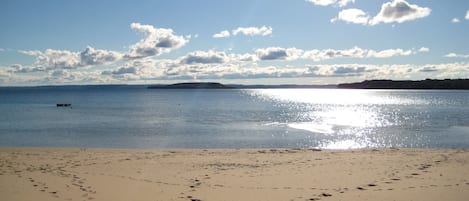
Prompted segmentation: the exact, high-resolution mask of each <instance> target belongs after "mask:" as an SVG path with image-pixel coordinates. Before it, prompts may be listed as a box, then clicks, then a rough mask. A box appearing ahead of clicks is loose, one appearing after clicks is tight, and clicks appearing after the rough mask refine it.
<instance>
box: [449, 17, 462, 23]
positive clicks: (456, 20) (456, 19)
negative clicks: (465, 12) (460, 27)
mask: <svg viewBox="0 0 469 201" xmlns="http://www.w3.org/2000/svg"><path fill="white" fill-rule="evenodd" d="M451 22H452V23H459V22H460V21H459V19H458V18H453V19H452V20H451Z"/></svg>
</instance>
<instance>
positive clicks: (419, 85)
mask: <svg viewBox="0 0 469 201" xmlns="http://www.w3.org/2000/svg"><path fill="white" fill-rule="evenodd" d="M131 88H132V89H135V88H136V89H145V88H148V89H421V90H427V89H428V90H432V89H442V90H452V89H454V90H469V79H444V80H438V79H426V80H365V81H362V82H352V83H340V84H324V85H308V84H278V85H264V84H254V85H243V84H222V83H218V82H181V83H174V84H135V85H134V84H96V85H41V86H0V89H131Z"/></svg>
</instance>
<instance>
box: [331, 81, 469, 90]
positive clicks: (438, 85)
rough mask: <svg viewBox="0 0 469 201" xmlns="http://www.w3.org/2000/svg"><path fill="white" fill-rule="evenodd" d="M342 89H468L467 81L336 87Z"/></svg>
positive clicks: (349, 84)
mask: <svg viewBox="0 0 469 201" xmlns="http://www.w3.org/2000/svg"><path fill="white" fill-rule="evenodd" d="M337 87H338V88H342V89H469V79H444V80H436V79H426V80H419V81H413V80H400V81H396V80H365V81H363V82H356V83H346V84H339V85H337Z"/></svg>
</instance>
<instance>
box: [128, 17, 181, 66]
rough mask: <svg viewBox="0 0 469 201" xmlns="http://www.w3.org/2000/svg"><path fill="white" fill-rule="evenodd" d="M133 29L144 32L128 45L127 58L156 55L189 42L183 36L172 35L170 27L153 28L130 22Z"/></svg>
mask: <svg viewBox="0 0 469 201" xmlns="http://www.w3.org/2000/svg"><path fill="white" fill-rule="evenodd" d="M130 27H131V28H132V29H133V30H136V31H138V32H142V33H144V34H145V36H144V38H143V39H142V40H140V41H139V42H137V43H136V44H134V45H132V46H131V47H130V52H129V53H128V54H127V55H126V57H128V58H142V57H148V56H158V55H160V54H162V53H168V52H171V51H172V50H174V49H178V48H180V47H182V46H184V45H185V44H187V43H188V42H189V39H187V38H185V37H184V36H178V35H174V33H173V30H172V29H163V28H155V27H153V26H152V25H144V24H140V23H132V24H131V25H130Z"/></svg>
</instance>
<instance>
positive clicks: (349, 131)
mask: <svg viewBox="0 0 469 201" xmlns="http://www.w3.org/2000/svg"><path fill="white" fill-rule="evenodd" d="M403 92H404V93H402V91H392V90H389V91H386V90H349V89H347V90H341V89H259V90H252V91H250V94H251V95H252V96H254V97H257V98H258V99H261V100H264V101H266V102H269V100H270V101H273V102H274V104H276V105H277V106H278V107H279V108H282V109H281V110H282V112H286V113H292V111H294V112H293V113H296V114H295V115H296V118H293V119H294V121H293V122H285V125H287V126H288V127H290V128H293V129H299V130H304V131H308V132H310V133H311V134H313V135H315V136H316V137H315V139H322V140H319V141H320V143H319V144H318V145H317V146H318V147H320V148H326V149H349V148H364V147H394V146H398V147H399V146H405V147H422V146H426V144H427V143H429V141H430V140H431V137H430V136H428V134H430V133H427V132H423V133H420V132H419V131H421V130H426V129H428V128H427V126H429V125H428V123H429V122H433V121H435V120H436V119H433V118H434V117H432V116H431V115H438V114H437V113H435V112H434V111H432V110H433V109H432V108H431V107H433V106H435V105H437V106H439V107H443V108H446V107H447V106H448V105H450V104H451V103H449V101H456V103H459V104H460V103H461V102H458V101H464V100H461V99H456V100H453V99H449V100H444V99H445V98H447V97H444V96H443V97H440V96H415V95H413V94H412V92H410V93H408V92H407V93H406V91H403ZM413 92H414V93H422V92H420V91H413ZM440 95H441V94H440ZM443 95H445V94H443ZM465 96H467V94H465ZM466 98H467V97H466ZM466 102H467V99H466ZM453 103H454V102H453ZM461 109H463V110H467V107H463V108H461ZM281 115H287V116H288V114H281ZM464 119H465V120H464V121H467V120H468V118H467V116H465V117H464ZM439 123H441V122H439ZM464 123H465V124H467V123H468V122H464ZM420 129H421V130H420ZM440 129H441V128H440ZM464 132H466V134H469V133H467V130H466V131H464ZM318 134H319V135H323V136H318ZM465 138H466V139H467V136H466V137H465Z"/></svg>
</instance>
